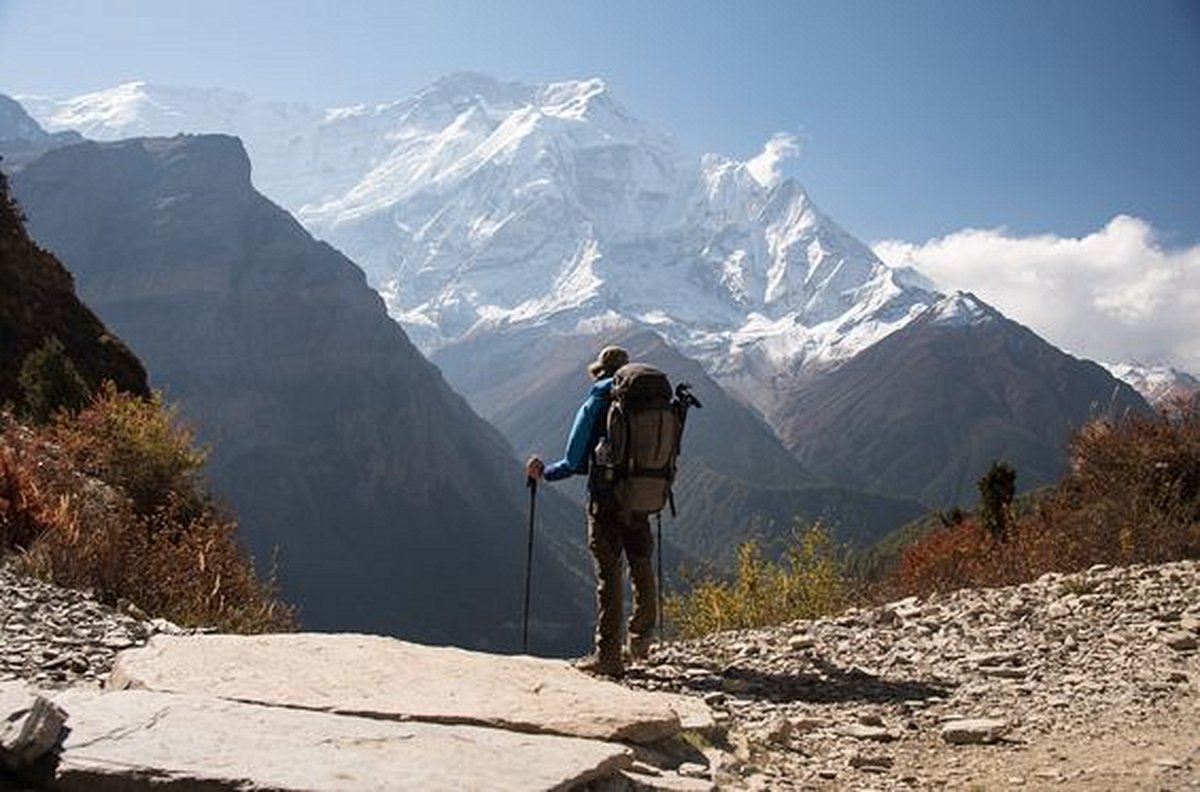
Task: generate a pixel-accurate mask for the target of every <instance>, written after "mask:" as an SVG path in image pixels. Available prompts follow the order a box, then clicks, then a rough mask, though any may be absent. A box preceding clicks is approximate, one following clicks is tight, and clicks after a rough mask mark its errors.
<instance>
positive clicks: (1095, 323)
mask: <svg viewBox="0 0 1200 792" xmlns="http://www.w3.org/2000/svg"><path fill="white" fill-rule="evenodd" d="M872 247H873V248H874V250H875V253H876V255H878V256H879V257H880V258H881V259H883V260H884V261H885V262H887V263H888V264H890V265H892V266H894V267H902V266H911V267H915V268H916V269H917V270H919V271H920V272H922V273H924V274H926V275H928V276H929V277H931V278H932V279H933V280H934V281H935V282H936V283H937V284H938V286H939V288H941V289H942V290H945V291H953V290H957V289H962V290H966V291H972V292H974V293H975V294H978V295H979V296H980V297H981V298H983V299H984V300H985V301H987V302H989V303H991V304H992V305H994V306H996V307H997V308H999V309H1000V310H1001V311H1002V312H1004V313H1005V314H1006V315H1007V316H1009V317H1011V318H1012V319H1015V320H1017V321H1018V322H1021V323H1022V324H1025V325H1028V326H1029V327H1031V328H1033V329H1034V330H1035V331H1037V332H1038V333H1039V334H1040V335H1042V337H1044V338H1046V339H1047V340H1048V341H1050V342H1051V343H1053V344H1056V345H1057V346H1059V347H1061V348H1063V349H1065V350H1067V351H1069V352H1071V353H1073V354H1076V355H1080V356H1083V357H1087V358H1091V359H1093V360H1098V361H1105V362H1113V363H1117V362H1122V361H1127V360H1139V361H1142V362H1145V363H1170V364H1172V365H1175V366H1178V367H1180V368H1183V369H1185V370H1187V371H1189V372H1192V373H1197V372H1200V245H1197V246H1193V247H1190V248H1184V249H1181V250H1167V249H1165V248H1164V247H1163V246H1162V245H1161V243H1160V242H1159V239H1158V235H1157V234H1156V233H1155V231H1154V229H1153V227H1152V226H1151V225H1150V224H1149V223H1147V222H1146V221H1145V220H1142V219H1140V218H1137V217H1131V216H1129V215H1118V216H1116V217H1114V218H1113V219H1112V220H1110V221H1109V222H1108V223H1107V224H1106V225H1105V226H1104V227H1103V228H1101V229H1099V230H1098V231H1094V232H1092V233H1090V234H1087V235H1086V236H1081V237H1062V236H1056V235H1037V236H1026V237H1020V236H1013V235H1011V234H1009V233H1007V232H1006V231H1005V230H1003V229H966V230H963V231H958V232H955V233H953V234H949V235H948V236H944V237H941V238H939V239H932V240H929V241H928V242H925V243H923V244H914V243H911V242H904V241H901V240H885V241H882V242H878V243H876V244H875V245H873V246H872Z"/></svg>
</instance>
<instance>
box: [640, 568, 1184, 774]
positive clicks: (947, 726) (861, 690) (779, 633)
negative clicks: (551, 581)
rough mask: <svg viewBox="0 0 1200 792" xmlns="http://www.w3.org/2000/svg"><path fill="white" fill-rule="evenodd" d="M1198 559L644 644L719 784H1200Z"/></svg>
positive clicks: (644, 678) (653, 679) (653, 683)
mask: <svg viewBox="0 0 1200 792" xmlns="http://www.w3.org/2000/svg"><path fill="white" fill-rule="evenodd" d="M1198 642H1200V563H1197V562H1180V563H1174V564H1167V565H1163V566H1149V567H1131V568H1125V569H1111V568H1108V567H1103V566H1098V567H1095V568H1093V569H1091V570H1089V571H1087V572H1085V573H1080V574H1076V575H1047V576H1045V577H1043V578H1041V579H1039V580H1038V581H1036V582H1034V583H1029V584H1025V585H1021V586H1016V587H1011V588H1003V589H980V590H964V591H959V592H955V593H953V594H949V595H939V596H933V597H930V598H928V599H925V600H918V599H915V598H914V599H908V600H904V601H900V602H895V603H891V604H889V605H886V606H883V607H880V608H874V609H869V610H855V611H849V612H847V613H845V614H842V615H841V616H838V617H835V618H827V619H821V620H816V621H801V622H795V623H792V624H789V625H786V626H784V627H780V628H775V629H768V630H754V631H742V632H731V633H725V634H721V635H716V636H711V637H709V638H705V639H703V640H697V641H690V642H677V643H672V644H667V645H665V646H663V647H656V650H655V652H654V653H653V654H652V656H651V662H650V663H649V664H647V665H646V666H645V667H644V668H643V669H641V670H640V671H638V672H636V673H635V674H633V675H631V676H630V680H629V681H630V684H633V685H635V686H639V687H646V688H651V689H668V690H673V691H679V692H683V693H687V694H691V695H695V696H699V697H702V698H703V699H704V700H705V701H707V702H708V703H709V704H710V705H711V706H713V707H714V708H716V709H717V710H719V711H720V712H722V713H724V715H723V717H724V718H726V719H727V722H728V724H729V730H730V737H729V746H728V748H727V750H728V754H727V756H726V759H725V761H723V762H722V766H721V767H720V768H719V769H718V772H717V780H718V783H719V785H720V786H721V787H722V788H730V789H912V788H918V789H927V788H932V789H940V788H945V789H976V790H989V789H1010V788H1023V789H1041V788H1052V789H1135V788H1137V789H1200V652H1198V651H1197V646H1198Z"/></svg>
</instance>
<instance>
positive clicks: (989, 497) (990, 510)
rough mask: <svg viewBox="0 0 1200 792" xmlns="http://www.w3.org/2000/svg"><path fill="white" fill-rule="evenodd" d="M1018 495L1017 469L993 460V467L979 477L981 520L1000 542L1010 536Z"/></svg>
mask: <svg viewBox="0 0 1200 792" xmlns="http://www.w3.org/2000/svg"><path fill="white" fill-rule="evenodd" d="M1016 496H1017V471H1016V470H1014V469H1013V467H1012V466H1011V465H1009V464H1007V463H1005V462H993V463H992V467H991V469H989V470H988V472H987V473H986V474H984V476H983V478H981V479H979V521H980V522H981V523H982V524H983V527H984V528H986V529H987V531H988V533H990V534H991V535H992V538H993V539H995V540H996V541H998V542H1003V541H1005V540H1006V539H1007V538H1008V526H1009V523H1010V522H1011V518H1012V502H1013V499H1014V498H1015V497H1016Z"/></svg>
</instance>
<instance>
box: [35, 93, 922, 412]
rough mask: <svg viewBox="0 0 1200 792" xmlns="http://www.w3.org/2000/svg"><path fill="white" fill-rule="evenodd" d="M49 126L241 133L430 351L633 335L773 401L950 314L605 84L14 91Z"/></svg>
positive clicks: (865, 251)
mask: <svg viewBox="0 0 1200 792" xmlns="http://www.w3.org/2000/svg"><path fill="white" fill-rule="evenodd" d="M19 98H20V100H21V101H22V102H23V103H24V104H25V106H26V107H27V108H28V109H29V110H30V112H31V113H32V114H33V115H34V116H35V117H36V118H37V119H38V120H39V121H40V122H41V123H42V124H43V125H44V126H45V127H46V128H47V129H50V130H61V129H75V130H78V131H80V132H82V133H84V134H85V135H87V136H90V137H95V138H99V139H114V138H122V137H127V136H130V135H143V134H158V135H163V134H174V133H177V132H200V131H204V132H208V131H219V132H229V133H234V134H237V135H239V136H240V137H242V139H243V140H244V141H245V144H246V147H247V149H248V150H249V152H250V155H251V159H252V161H253V162H254V181H255V183H256V185H257V186H258V187H259V188H260V189H261V190H262V191H263V192H265V193H266V194H267V195H269V196H270V197H272V198H274V199H275V200H277V201H279V202H280V203H281V204H283V205H284V206H285V207H287V208H288V209H290V210H291V211H292V212H293V213H294V214H295V215H296V216H297V217H299V218H300V220H301V221H302V222H303V223H304V224H305V225H306V226H307V227H308V228H309V229H310V230H311V231H312V232H314V233H315V234H316V235H318V236H320V237H323V238H325V239H327V240H329V241H330V242H332V243H333V244H334V245H336V246H337V247H339V248H340V249H342V250H343V251H345V252H346V253H347V254H349V255H350V257H351V258H353V259H354V260H355V261H356V262H357V263H359V265H360V266H362V267H363V268H364V269H365V270H366V271H367V273H368V277H369V278H370V280H371V282H372V284H373V285H375V286H376V288H377V289H379V290H380V292H381V293H382V294H383V295H384V297H385V299H386V301H387V304H388V307H389V311H390V312H391V314H392V315H393V317H395V318H396V319H398V320H399V321H400V322H401V323H402V324H403V325H404V326H405V328H406V329H407V330H408V332H409V334H410V336H411V337H412V338H413V340H414V341H415V342H416V343H417V344H418V345H419V346H420V347H421V348H422V349H423V350H424V351H426V352H427V353H428V352H431V351H433V350H435V349H437V348H439V347H442V346H444V345H447V344H452V343H454V342H456V341H459V340H462V339H464V338H467V337H474V336H477V335H479V334H481V333H486V332H488V330H489V329H512V328H514V327H521V326H528V325H539V326H546V327H547V328H551V329H556V330H561V331H564V332H575V331H582V332H594V331H596V330H597V329H600V328H604V327H610V326H622V325H629V324H639V325H644V326H648V327H651V328H653V329H655V330H656V331H657V332H659V333H660V334H661V335H662V336H664V337H665V338H667V339H668V340H669V341H670V342H672V343H673V344H674V345H675V346H677V347H678V348H679V349H681V350H682V351H684V352H685V353H687V354H689V355H691V356H693V357H696V358H697V359H699V360H701V361H702V362H703V363H704V364H705V366H706V368H708V370H709V371H710V372H712V373H713V374H714V375H716V376H717V377H718V378H719V379H720V380H721V381H722V382H723V383H725V384H726V385H730V386H732V387H733V388H734V389H735V390H738V391H740V392H742V393H743V394H744V395H745V396H746V397H748V398H749V399H750V400H751V401H752V402H755V403H757V404H759V405H760V406H764V405H765V402H766V400H767V398H768V397H767V394H768V393H769V391H770V390H771V388H772V384H771V383H772V380H773V379H774V378H776V377H778V376H780V375H781V374H783V375H786V376H788V377H789V378H793V377H795V376H796V375H797V374H800V373H803V372H806V371H809V370H812V369H814V368H823V367H827V366H828V364H831V363H836V362H838V361H842V360H846V359H848V358H850V357H852V356H853V355H854V354H856V353H857V352H859V351H861V350H862V349H865V348H866V347H868V346H870V345H871V344H873V343H875V342H877V341H878V340H880V339H881V338H883V337H885V336H886V335H888V334H889V333H891V332H893V331H895V330H896V329H898V328H900V327H903V326H904V325H905V324H907V323H908V322H909V321H911V320H912V319H913V318H914V317H915V316H917V315H918V314H920V313H921V312H922V311H924V310H925V309H926V308H928V307H929V306H930V305H931V304H933V303H934V302H936V301H937V300H938V299H939V295H937V294H936V293H934V292H933V291H931V290H930V289H929V288H928V287H927V286H928V285H927V284H926V283H923V282H921V281H920V280H919V279H918V278H916V277H913V276H912V274H911V273H905V272H902V271H898V270H894V269H891V268H889V267H888V266H887V265H885V264H884V263H883V262H882V261H880V260H879V259H878V258H876V257H875V255H874V254H873V253H872V252H871V251H870V249H869V248H867V246H866V245H864V244H862V243H861V242H859V241H858V240H856V239H855V238H854V237H852V236H851V235H849V234H848V233H846V232H845V231H844V230H842V229H841V228H840V227H839V226H838V225H837V224H836V223H835V222H833V221H832V220H831V219H830V218H829V217H827V216H826V215H824V214H823V213H822V212H821V211H820V209H819V208H818V207H817V206H816V205H815V203H814V202H813V201H812V199H811V198H810V197H809V196H808V195H807V194H806V193H805V191H804V190H803V189H802V188H801V186H800V185H799V184H797V183H796V182H795V181H794V180H790V179H783V180H778V179H774V178H763V177H762V175H761V173H760V174H759V175H758V177H757V178H756V175H755V174H756V172H757V171H756V170H755V169H754V168H751V167H749V166H748V163H746V162H740V161H735V160H731V159H728V158H723V157H719V156H715V155H710V156H707V157H705V158H703V159H702V160H700V161H694V160H690V159H688V158H687V157H686V156H684V155H683V154H682V151H681V149H680V147H679V146H677V145H676V144H675V142H674V141H673V140H672V139H671V138H670V137H669V136H667V135H665V134H663V133H661V132H659V131H657V130H655V129H652V128H651V127H649V126H648V125H646V124H644V123H642V122H640V121H639V120H637V119H636V118H634V117H632V116H631V115H630V114H629V113H628V112H627V111H626V110H624V109H623V108H622V107H621V105H620V104H619V103H618V102H617V101H616V100H615V99H614V98H613V96H612V95H611V92H610V91H609V90H608V88H607V87H606V86H605V84H604V83H603V82H602V81H600V80H595V79H593V80H580V81H569V82H560V83H552V84H547V85H540V86H524V85H519V84H515V83H504V82H499V81H496V80H493V79H491V78H489V77H485V76H482V75H478V74H457V75H452V76H450V77H447V78H445V79H443V80H441V81H439V82H437V83H435V84H434V85H432V86H430V87H428V88H427V89H425V90H423V91H421V92H419V93H417V94H416V95H415V96H413V97H411V98H408V99H405V100H402V101H398V102H393V103H388V104H379V105H374V106H359V107H352V108H338V109H330V110H324V111H316V110H312V109H308V108H304V107H300V106H297V105H285V104H271V103H263V102H258V101H256V100H253V99H250V98H248V97H246V96H243V95H239V94H234V93H230V92H226V91H204V90H194V89H181V88H162V87H158V86H153V85H147V84H144V83H131V84H127V85H123V86H119V87H117V88H114V89H111V90H108V91H102V92H99V93H93V94H88V95H85V96H80V97H75V98H71V99H66V100H51V99H47V98H41V97H30V96H21V97H19Z"/></svg>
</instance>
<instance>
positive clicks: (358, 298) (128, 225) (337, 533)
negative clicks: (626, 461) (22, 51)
mask: <svg viewBox="0 0 1200 792" xmlns="http://www.w3.org/2000/svg"><path fill="white" fill-rule="evenodd" d="M13 187H14V191H15V192H16V193H17V194H18V195H19V196H20V197H21V200H22V201H23V202H24V203H25V205H26V207H27V212H28V215H29V222H30V230H31V232H32V233H33V235H34V236H35V237H36V238H37V239H38V240H40V241H41V242H42V243H43V244H45V245H46V246H47V247H49V248H51V249H53V250H54V251H56V252H57V253H58V255H60V256H61V257H62V258H63V259H64V260H66V261H69V262H70V266H71V267H72V269H73V270H74V272H75V273H76V277H77V278H78V282H79V288H80V292H81V293H82V294H83V295H84V297H85V298H86V299H87V300H88V301H89V303H90V304H92V305H93V306H94V307H95V309H96V310H97V311H98V312H99V313H100V315H101V316H103V317H104V318H105V320H106V321H107V322H109V323H110V324H111V325H112V326H113V327H114V328H116V329H117V330H118V331H119V332H120V333H121V334H122V335H123V336H124V337H126V338H128V339H129V340H130V343H131V344H133V345H134V347H135V348H136V349H138V350H139V353H140V354H141V355H142V357H143V359H144V360H145V361H146V364H147V366H148V367H149V369H150V371H151V372H153V383H154V385H155V386H156V387H159V388H162V389H164V390H165V391H166V394H167V397H168V398H169V399H170V400H172V401H177V402H180V403H182V405H183V407H184V413H185V415H186V416H187V417H188V418H189V419H190V420H191V421H193V422H194V423H195V425H196V426H197V428H198V430H199V434H200V436H201V439H202V440H204V441H205V442H207V443H209V444H211V446H212V457H211V461H210V478H211V482H212V485H213V487H214V489H215V491H216V492H217V493H219V494H220V495H221V496H222V497H224V498H227V499H228V500H229V501H230V502H231V504H232V506H233V507H234V508H235V510H236V512H237V514H238V516H239V519H240V522H241V524H242V527H243V532H244V535H245V538H246V540H247V543H248V544H249V546H250V549H251V551H252V552H253V553H254V554H255V556H256V558H257V559H258V562H259V564H260V566H266V565H267V564H269V563H270V562H271V560H272V559H273V558H275V557H276V555H275V554H276V552H277V560H278V563H279V567H278V570H279V576H280V581H281V583H282V586H283V591H284V595H285V596H286V597H287V598H289V599H290V600H291V601H293V602H295V603H297V604H298V605H299V606H300V608H301V613H300V617H301V620H302V622H303V623H304V626H305V627H308V628H312V629H337V630H366V631H373V632H382V633H391V634H395V635H399V636H403V637H406V638H411V639H415V640H421V641H426V642H434V643H453V644H458V645H463V646H471V647H479V648H490V649H496V650H501V651H504V650H513V649H517V648H519V646H520V630H521V604H522V602H521V598H522V591H523V572H524V566H525V541H526V527H527V514H526V512H525V508H526V501H525V497H526V494H525V490H524V488H523V487H522V483H523V475H522V473H521V470H520V466H519V464H518V461H517V460H516V458H515V457H514V456H513V454H512V450H511V448H510V447H509V446H508V445H507V444H506V442H505V441H504V439H503V437H501V435H500V434H499V433H498V432H497V431H495V430H494V429H493V428H491V427H490V426H489V425H488V424H486V423H485V422H484V421H482V420H481V419H480V418H479V417H478V416H476V415H475V414H474V413H473V412H472V411H471V409H470V408H469V407H468V406H467V403H466V402H465V401H464V400H463V399H462V398H461V397H459V396H458V395H456V394H455V393H454V392H453V391H452V390H451V389H450V388H449V387H448V386H447V384H446V383H445V382H444V381H443V379H442V377H441V375H440V373H439V372H438V370H437V369H436V368H435V367H433V366H432V365H430V364H429V363H428V361H426V360H425V359H424V358H423V357H422V356H421V355H420V353H419V352H418V351H417V350H416V349H415V348H414V347H413V346H412V344H410V343H409V341H408V339H407V337H406V336H405V334H404V332H403V331H402V330H401V329H400V327H399V326H398V325H397V324H396V323H395V322H393V321H392V320H391V319H389V318H388V316H387V314H386V312H385V310H384V306H383V302H382V300H381V299H380V298H379V296H378V295H377V294H376V293H375V292H374V291H372V290H371V289H370V288H369V287H368V286H367V284H366V281H365V279H364V276H363V274H362V272H361V271H360V270H359V269H358V268H357V267H355V266H354V264H353V263H352V262H351V261H349V260H348V259H346V258H345V257H344V256H342V255H341V254H340V253H338V252H337V251H335V250H334V249H333V248H331V247H329V246H328V245H326V244H324V243H321V242H317V241H315V240H314V239H313V238H312V237H311V236H309V234H308V233H307V232H305V231H304V230H303V229H302V228H301V227H300V226H299V224H297V223H296V222H295V221H294V220H293V219H292V217H291V216H290V215H288V214H287V213H286V212H285V211H283V210H282V209H280V208H278V207H277V206H275V205H274V204H272V203H271V202H269V201H268V200H267V199H265V198H264V197H262V196H261V195H259V194H258V193H256V192H255V191H254V190H253V188H252V187H251V183H250V163H249V161H248V159H247V157H246V154H245V152H244V150H243V149H242V147H241V144H240V142H239V141H238V140H237V139H235V138H231V137H226V136H219V135H209V136H180V137H175V138H170V139H135V140H129V141H123V142H118V143H111V144H95V143H86V144H80V145H74V146H68V147H65V148H60V149H57V150H54V151H51V152H49V153H46V154H45V155H43V156H41V157H40V158H38V159H36V160H35V161H33V162H30V163H28V164H26V165H24V166H23V167H22V168H21V169H20V170H19V171H17V172H16V173H15V174H14V176H13ZM535 565H536V569H537V570H538V578H537V580H536V584H535V594H536V598H535V602H534V605H533V611H534V613H535V614H536V617H537V622H536V623H535V625H534V630H535V640H534V641H532V646H531V648H532V649H533V650H534V651H538V652H553V653H563V652H569V651H575V650H577V649H578V648H579V647H581V646H582V645H585V644H586V642H587V633H588V630H589V624H588V623H587V616H586V615H585V614H586V612H587V608H588V606H587V592H586V587H585V586H583V585H581V581H580V580H579V579H578V576H573V575H572V574H571V573H570V572H568V571H567V570H566V569H565V568H564V567H563V565H562V564H561V563H560V562H559V561H558V559H557V558H556V557H554V556H553V554H551V553H550V552H548V551H547V550H546V546H545V544H544V543H542V544H539V548H538V553H537V555H536V558H535Z"/></svg>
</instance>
